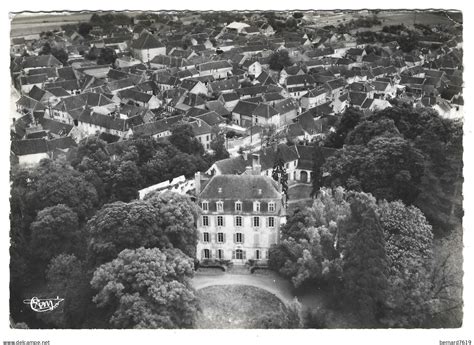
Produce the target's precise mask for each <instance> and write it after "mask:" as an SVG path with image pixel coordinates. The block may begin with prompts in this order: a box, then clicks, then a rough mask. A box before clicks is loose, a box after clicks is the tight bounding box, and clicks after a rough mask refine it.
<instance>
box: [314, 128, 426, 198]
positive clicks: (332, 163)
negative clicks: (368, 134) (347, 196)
mask: <svg viewBox="0 0 474 345" xmlns="http://www.w3.org/2000/svg"><path fill="white" fill-rule="evenodd" d="M323 172H325V173H327V174H328V177H327V178H326V180H325V183H329V184H335V185H342V186H344V187H346V188H348V189H352V190H356V191H365V192H368V193H372V194H373V195H374V196H375V197H376V198H378V199H387V200H389V201H391V200H397V199H401V200H402V201H403V202H405V203H407V204H411V203H413V202H414V201H415V200H416V198H417V196H418V194H419V192H420V187H419V185H420V181H421V178H422V176H423V173H424V156H423V155H422V153H421V152H420V151H419V150H417V149H416V148H414V147H413V146H412V145H410V143H409V142H408V141H407V140H405V139H403V138H400V137H390V138H386V137H375V138H374V139H372V140H371V141H370V142H369V143H368V144H367V146H366V147H365V146H362V145H352V146H349V145H346V146H344V148H343V149H342V151H340V152H339V153H338V154H337V155H335V156H333V157H329V158H328V159H327V160H326V163H325V164H324V166H323Z"/></svg>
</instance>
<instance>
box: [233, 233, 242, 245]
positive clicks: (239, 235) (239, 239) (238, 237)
mask: <svg viewBox="0 0 474 345" xmlns="http://www.w3.org/2000/svg"><path fill="white" fill-rule="evenodd" d="M243 242H244V236H243V234H242V233H241V232H237V233H236V234H235V243H243Z"/></svg>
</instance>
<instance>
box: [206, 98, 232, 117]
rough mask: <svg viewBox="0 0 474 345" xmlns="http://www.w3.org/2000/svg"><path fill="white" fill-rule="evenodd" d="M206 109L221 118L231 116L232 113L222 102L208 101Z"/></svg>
mask: <svg viewBox="0 0 474 345" xmlns="http://www.w3.org/2000/svg"><path fill="white" fill-rule="evenodd" d="M206 108H207V109H209V110H212V111H215V112H216V113H217V114H219V115H221V116H226V115H230V111H228V110H227V109H226V108H225V107H224V105H223V104H222V103H221V102H220V101H208V102H206Z"/></svg>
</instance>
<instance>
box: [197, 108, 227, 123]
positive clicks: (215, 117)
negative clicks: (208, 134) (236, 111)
mask: <svg viewBox="0 0 474 345" xmlns="http://www.w3.org/2000/svg"><path fill="white" fill-rule="evenodd" d="M195 117H196V119H201V120H203V121H204V122H206V123H207V124H208V125H209V126H216V125H219V124H221V123H225V119H224V118H223V117H222V116H220V115H219V114H218V113H216V112H215V111H210V112H207V113H205V114H201V115H197V116H195Z"/></svg>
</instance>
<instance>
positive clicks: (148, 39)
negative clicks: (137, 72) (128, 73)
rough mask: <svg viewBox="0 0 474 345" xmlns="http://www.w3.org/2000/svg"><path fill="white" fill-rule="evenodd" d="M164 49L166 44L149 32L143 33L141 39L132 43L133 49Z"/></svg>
mask: <svg viewBox="0 0 474 345" xmlns="http://www.w3.org/2000/svg"><path fill="white" fill-rule="evenodd" d="M161 47H164V44H163V43H161V42H160V41H158V39H157V38H156V37H155V36H153V35H152V34H150V33H149V32H143V33H142V34H141V35H140V37H139V38H138V39H136V40H133V41H132V49H137V50H146V49H154V48H161Z"/></svg>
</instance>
